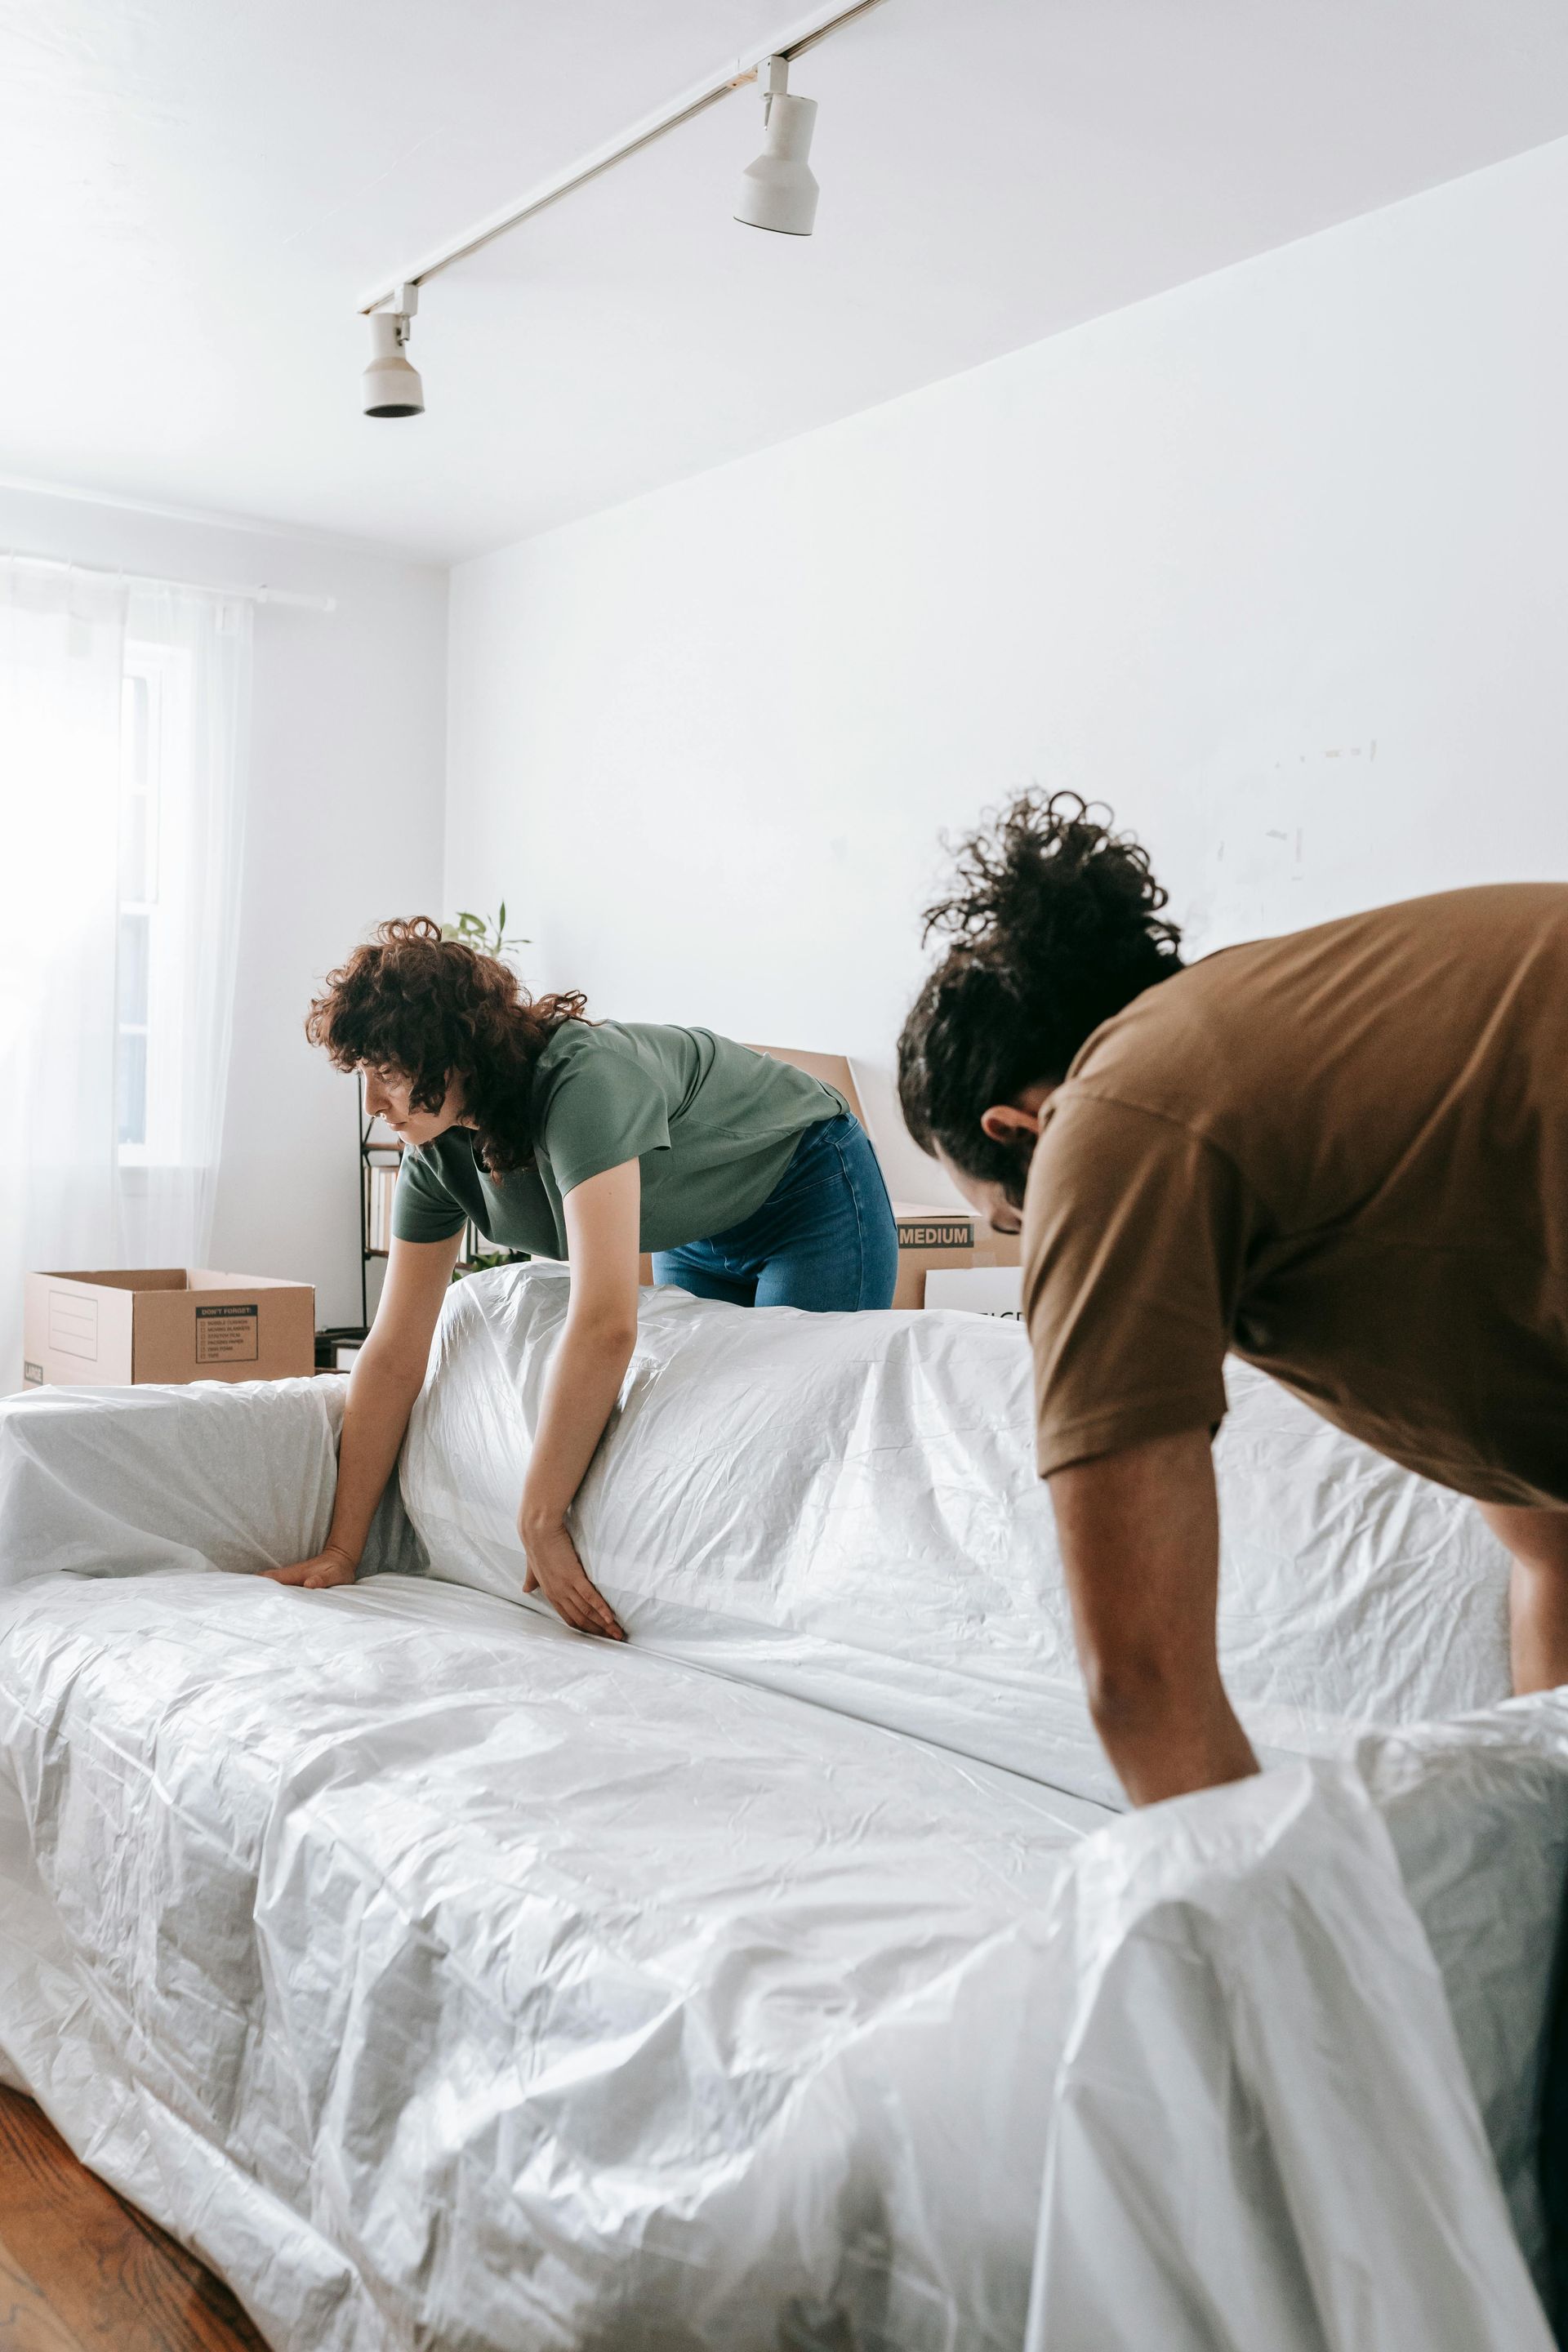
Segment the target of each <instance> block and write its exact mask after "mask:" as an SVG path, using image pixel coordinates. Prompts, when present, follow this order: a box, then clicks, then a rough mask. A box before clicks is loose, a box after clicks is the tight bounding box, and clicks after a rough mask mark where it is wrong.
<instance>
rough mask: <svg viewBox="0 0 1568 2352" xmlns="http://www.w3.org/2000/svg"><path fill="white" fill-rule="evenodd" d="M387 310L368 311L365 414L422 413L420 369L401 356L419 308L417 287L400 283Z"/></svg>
mask: <svg viewBox="0 0 1568 2352" xmlns="http://www.w3.org/2000/svg"><path fill="white" fill-rule="evenodd" d="M393 305H394V307H393V308H392V309H391V310H373V311H372V312H371V314H370V365H369V366H368V367H367V368H366V370H365V372H364V377H363V383H364V413H365V415H367V416H423V415H424V414H425V387H424V385H423V384H422V383H420V381H419V371H418V369H417V368H416V367H415V366H414V364H413V363H412V362H411V361H409V360H406V359H405V358H404V356H403V347H404V345H405V343H406V342H407V341H408V322H409V320H411V319H412V318H413V316H414V314H415V312H416V310H418V308H419V289H418V287H417V286H400V287H399V288H398V289H397V292H396V293H395V296H394V297H393Z"/></svg>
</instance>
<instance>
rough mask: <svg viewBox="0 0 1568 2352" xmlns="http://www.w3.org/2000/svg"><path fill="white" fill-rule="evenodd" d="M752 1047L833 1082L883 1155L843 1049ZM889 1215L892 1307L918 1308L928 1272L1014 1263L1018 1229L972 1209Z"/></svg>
mask: <svg viewBox="0 0 1568 2352" xmlns="http://www.w3.org/2000/svg"><path fill="white" fill-rule="evenodd" d="M752 1052H753V1053H754V1054H767V1055H771V1056H772V1058H773V1060H774V1061H775V1062H788V1063H789V1064H790V1065H791V1066H792V1067H793V1068H795V1069H797V1070H806V1071H809V1072H810V1074H811V1076H813V1077H814V1078H820V1079H821V1080H822V1083H823V1084H824V1086H828V1087H837V1090H838V1092H839V1093H840V1094H841V1095H842V1096H843V1097H844V1099H845V1101H846V1102H847V1104H848V1106H849V1108H850V1109H851V1110H852V1111H853V1112H854V1114H855V1116H856V1118H858V1120H859V1122H860V1124H861V1126H862V1127H863V1128H864V1129H866V1132H867V1134H868V1136H869V1137H870V1139H871V1148H872V1150H874V1151H877V1152H878V1156H879V1158H881V1157H882V1154H881V1152H880V1150H879V1146H878V1141H877V1136H876V1131H875V1129H874V1128H873V1126H872V1123H871V1121H870V1120H869V1119H868V1118H867V1116H866V1113H865V1111H864V1109H863V1108H862V1107H861V1099H860V1090H859V1088H858V1087H857V1086H856V1084H855V1076H854V1072H853V1071H852V1070H851V1069H850V1066H849V1064H848V1061H847V1059H846V1057H845V1056H844V1055H842V1054H803V1053H800V1052H797V1051H796V1050H795V1047H793V1046H789V1045H753V1046H752ZM893 1215H894V1217H895V1218H896V1219H897V1221H898V1227H899V1280H898V1287H897V1288H896V1289H895V1291H894V1293H893V1304H894V1306H895V1307H923V1306H924V1305H925V1304H926V1296H925V1286H926V1276H927V1275H928V1274H934V1273H939V1272H941V1273H959V1272H967V1271H969V1270H970V1269H972V1268H973V1267H989V1266H1009V1265H1017V1264H1018V1261H1019V1242H1018V1236H1017V1234H999V1233H998V1232H997V1230H996V1228H995V1226H994V1225H993V1224H990V1223H987V1222H986V1220H985V1219H984V1217H977V1216H975V1215H974V1214H973V1212H972V1211H971V1210H968V1209H941V1208H930V1207H927V1206H926V1205H925V1204H923V1203H922V1202H919V1201H895V1202H893ZM931 1303H932V1305H934V1304H935V1303H936V1302H935V1301H934V1300H933V1301H932V1302H931Z"/></svg>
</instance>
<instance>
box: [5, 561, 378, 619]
mask: <svg viewBox="0 0 1568 2352" xmlns="http://www.w3.org/2000/svg"><path fill="white" fill-rule="evenodd" d="M0 562H6V563H25V564H26V565H28V566H29V568H30V569H32V570H33V571H36V572H89V573H90V574H91V575H92V577H93V578H94V579H95V580H119V581H121V582H122V583H124V585H125V586H126V587H127V588H180V589H185V590H188V591H189V592H190V593H192V594H194V595H197V596H217V597H227V598H228V599H229V600H230V601H231V602H233V603H237V604H291V605H293V606H294V607H295V609H296V610H297V611H299V612H301V613H335V612H336V611H337V609H338V600H337V598H336V597H335V596H308V595H306V594H304V593H302V592H301V591H300V590H298V589H294V588H268V587H267V586H266V585H265V584H263V585H262V586H260V587H258V588H229V587H224V586H221V585H219V586H216V587H215V586H214V585H213V584H212V583H210V582H209V581H205V580H164V579H161V578H160V577H159V576H158V574H157V573H156V572H121V571H119V570H116V569H111V568H110V566H109V565H108V564H104V563H72V562H69V561H68V558H67V557H65V556H62V555H21V554H18V552H17V551H16V549H15V548H14V547H8V548H6V549H5V551H4V552H3V553H0Z"/></svg>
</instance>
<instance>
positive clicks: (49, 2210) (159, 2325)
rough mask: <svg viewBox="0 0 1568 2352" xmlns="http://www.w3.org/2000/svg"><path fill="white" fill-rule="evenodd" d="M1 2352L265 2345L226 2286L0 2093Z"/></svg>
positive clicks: (240, 2349) (178, 2350)
mask: <svg viewBox="0 0 1568 2352" xmlns="http://www.w3.org/2000/svg"><path fill="white" fill-rule="evenodd" d="M0 2352H265V2347H263V2345H262V2341H261V2338H260V2336H258V2334H257V2333H256V2330H255V2329H254V2328H253V2327H252V2326H251V2325H250V2323H249V2321H248V2320H247V2318H246V2316H245V2314H244V2313H243V2312H242V2311H241V2309H240V2307H239V2305H238V2304H237V2303H236V2301H235V2299H234V2297H233V2295H232V2294H230V2293H229V2291H228V2289H227V2288H226V2286H222V2285H220V2284H219V2283H218V2281H217V2280H216V2278H214V2276H213V2274H212V2273H211V2272H210V2271H208V2270H205V2269H204V2268H203V2266H202V2264H201V2263H198V2262H197V2261H195V2258H194V2257H193V2256H192V2255H190V2254H187V2253H186V2252H184V2249H183V2248H182V2247H180V2246H177V2245H175V2243H174V2240H173V2239H172V2238H166V2237H165V2236H164V2235H163V2231H162V2230H160V2229H157V2228H156V2227H155V2226H154V2225H153V2222H151V2221H148V2220H147V2219H146V2218H145V2216H144V2215H142V2214H141V2213H138V2212H137V2211H136V2210H135V2208H134V2207H133V2206H131V2205H127V2204H126V2203H125V2202H124V2201H123V2200H121V2198H119V2197H116V2195H115V2194H114V2191H113V2190H112V2189H106V2188H105V2186H104V2184H103V2182H102V2181H101V2180H100V2179H96V2178H95V2176H94V2175H93V2174H92V2173H90V2172H88V2171H86V2170H84V2168H82V2166H81V2165H79V2163H78V2162H77V2160H76V2158H75V2157H74V2156H72V2154H71V2153H70V2150H69V2149H68V2147H67V2146H66V2144H65V2142H64V2140H62V2139H61V2138H60V2137H59V2135H58V2132H56V2131H55V2130H54V2129H53V2128H52V2127H51V2126H50V2125H48V2124H47V2123H46V2122H45V2120H44V2117H43V2116H42V2115H41V2114H40V2113H39V2111H38V2109H37V2107H36V2106H35V2105H33V2103H32V2101H31V2100H30V2099H20V2098H18V2097H17V2096H16V2094H15V2093H14V2092H11V2091H0Z"/></svg>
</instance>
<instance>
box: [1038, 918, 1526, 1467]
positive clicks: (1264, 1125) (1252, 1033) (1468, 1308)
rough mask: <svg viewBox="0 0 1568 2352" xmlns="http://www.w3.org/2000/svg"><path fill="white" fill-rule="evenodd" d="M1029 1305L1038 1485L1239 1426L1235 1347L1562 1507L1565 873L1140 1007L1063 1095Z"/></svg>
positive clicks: (1246, 966)
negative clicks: (1076, 1466) (1187, 1434)
mask: <svg viewBox="0 0 1568 2352" xmlns="http://www.w3.org/2000/svg"><path fill="white" fill-rule="evenodd" d="M1024 1303H1025V1311H1026V1315H1027V1318H1028V1324H1029V1334H1030V1338H1031V1339H1032V1341H1033V1344H1034V1350H1035V1374H1036V1391H1037V1398H1038V1406H1039V1466H1040V1471H1041V1475H1049V1473H1050V1472H1051V1471H1053V1470H1059V1469H1063V1468H1065V1467H1066V1466H1067V1465H1068V1464H1069V1463H1072V1462H1077V1461H1082V1460H1085V1459H1087V1458H1088V1457H1089V1456H1090V1455H1092V1454H1109V1453H1113V1452H1115V1451H1116V1450H1117V1449H1118V1448H1119V1447H1121V1446H1125V1445H1135V1444H1139V1443H1141V1442H1142V1440H1143V1439H1145V1438H1150V1437H1158V1436H1163V1435H1168V1434H1170V1433H1173V1432H1175V1431H1178V1430H1183V1429H1192V1428H1202V1427H1205V1426H1213V1425H1214V1424H1215V1423H1218V1421H1219V1420H1220V1418H1221V1416H1222V1415H1223V1413H1224V1412H1225V1389H1224V1384H1223V1382H1222V1380H1221V1364H1222V1361H1223V1359H1224V1357H1225V1354H1226V1349H1227V1348H1234V1349H1236V1350H1237V1352H1238V1353H1239V1354H1241V1355H1243V1356H1245V1357H1247V1359H1248V1360H1249V1361H1250V1362H1252V1363H1254V1364H1257V1365H1259V1366H1260V1367H1261V1368H1262V1370H1264V1371H1266V1372H1271V1373H1272V1374H1273V1376H1274V1377H1275V1379H1276V1380H1278V1381H1283V1382H1284V1384H1285V1385H1286V1387H1288V1388H1290V1389H1294V1390H1295V1391H1296V1392H1297V1393H1298V1394H1299V1395H1300V1396H1301V1397H1304V1398H1305V1400H1306V1401H1307V1402H1308V1403H1309V1404H1311V1405H1314V1406H1316V1408H1317V1409H1318V1411H1319V1412H1321V1413H1323V1414H1325V1415H1326V1416H1327V1418H1328V1419H1329V1420H1330V1421H1332V1422H1337V1423H1338V1424H1339V1425H1340V1427H1341V1428H1342V1429H1346V1430H1349V1431H1350V1432H1351V1433H1352V1435H1354V1436H1356V1437H1360V1438H1363V1439H1364V1440H1365V1441H1366V1443H1367V1444H1369V1445H1373V1446H1376V1447H1377V1449H1378V1450H1379V1452H1381V1453H1383V1454H1389V1455H1391V1456H1392V1457H1393V1459H1394V1461H1396V1462H1401V1463H1404V1464H1405V1465H1406V1466H1407V1467H1408V1468H1409V1469H1412V1470H1418V1471H1420V1472H1421V1473H1422V1474H1423V1475H1425V1476H1426V1477H1428V1478H1434V1479H1436V1480H1437V1481H1438V1482H1439V1483H1440V1484H1441V1485H1443V1486H1453V1487H1457V1488H1458V1490H1459V1491H1460V1493H1462V1494H1467V1495H1475V1496H1479V1497H1480V1498H1481V1499H1482V1500H1483V1501H1487V1502H1498V1503H1523V1504H1564V1505H1568V884H1560V883H1518V884H1512V883H1510V884H1505V885H1500V886H1497V887H1486V888H1481V889H1475V890H1453V891H1449V892H1447V893H1446V894H1445V895H1443V896H1442V897H1440V898H1415V899H1411V900H1409V901H1407V902H1406V903H1405V905H1403V906H1397V907H1384V908H1379V909H1378V910H1377V911H1376V912H1374V913H1373V914H1367V915H1352V916H1351V917H1349V918H1348V919H1346V920H1344V921H1342V922H1337V923H1324V924H1321V925H1320V926H1319V927H1318V928H1317V929H1314V930H1310V931H1299V932H1296V933H1294V934H1293V935H1292V936H1290V937H1289V938H1286V939H1280V940H1258V942H1256V943H1255V944H1254V945H1251V946H1248V947H1238V948H1227V949H1226V950H1223V951H1222V952H1221V953H1219V954H1217V955H1213V956H1209V957H1207V958H1205V961H1202V962H1200V963H1196V964H1194V965H1192V966H1191V967H1190V968H1189V969H1188V970H1187V971H1183V972H1180V973H1178V974H1177V975H1176V977H1175V978H1174V979H1172V980H1168V981H1164V982H1161V983H1160V985H1159V986H1158V987H1155V988H1152V989H1150V990H1149V991H1148V992H1147V993H1146V994H1144V995H1142V996H1141V997H1139V998H1137V999H1136V1001H1135V1002H1134V1003H1131V1004H1130V1005H1129V1006H1128V1007H1127V1010H1126V1011H1125V1012H1124V1013H1119V1014H1118V1015H1117V1016H1116V1018H1115V1019H1114V1020H1113V1021H1109V1022H1107V1023H1106V1024H1105V1025H1104V1027H1103V1028H1100V1029H1099V1030H1097V1031H1096V1032H1095V1034H1094V1035H1093V1036H1092V1037H1091V1038H1090V1039H1089V1042H1088V1044H1087V1045H1085V1046H1084V1048H1083V1051H1082V1052H1081V1053H1080V1054H1079V1056H1078V1059H1077V1060H1076V1061H1075V1062H1074V1064H1073V1066H1072V1068H1071V1070H1070V1071H1069V1072H1068V1076H1067V1078H1066V1080H1065V1081H1064V1083H1063V1084H1062V1085H1061V1086H1060V1087H1058V1089H1057V1090H1056V1092H1055V1093H1054V1094H1053V1095H1052V1097H1051V1098H1050V1100H1049V1102H1048V1104H1047V1108H1046V1114H1045V1119H1044V1131H1043V1133H1042V1136H1041V1139H1040V1143H1039V1146H1038V1149H1037V1151H1036V1153H1035V1160H1034V1166H1033V1168H1032V1170H1031V1171H1030V1176H1029V1185H1028V1193H1027V1198H1026V1203H1025V1211H1024Z"/></svg>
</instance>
